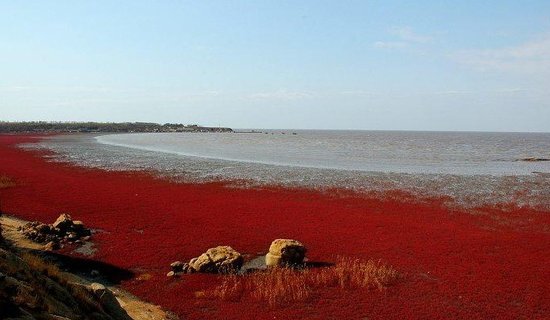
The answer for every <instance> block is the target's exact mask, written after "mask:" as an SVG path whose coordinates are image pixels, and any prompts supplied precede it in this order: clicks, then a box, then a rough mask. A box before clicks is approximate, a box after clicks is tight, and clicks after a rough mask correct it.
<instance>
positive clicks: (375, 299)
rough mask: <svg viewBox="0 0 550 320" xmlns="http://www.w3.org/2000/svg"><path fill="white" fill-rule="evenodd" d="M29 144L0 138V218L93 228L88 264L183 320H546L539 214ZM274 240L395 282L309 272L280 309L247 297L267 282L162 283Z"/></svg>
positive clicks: (547, 219)
mask: <svg viewBox="0 0 550 320" xmlns="http://www.w3.org/2000/svg"><path fill="white" fill-rule="evenodd" d="M39 138H40V137H32V136H24V135H21V136H17V135H4V136H0V176H5V177H9V179H10V180H9V181H15V185H14V186H11V187H9V188H2V189H0V196H1V201H2V210H3V211H5V212H7V213H10V214H13V215H16V216H18V217H21V218H24V219H28V220H40V221H43V222H49V221H53V220H55V218H57V216H58V215H59V213H61V212H67V213H70V214H71V215H72V216H73V217H74V218H75V219H78V220H82V221H83V222H84V223H85V224H86V225H87V226H90V227H91V228H94V229H98V230H100V232H98V233H96V234H95V235H94V241H95V243H96V247H97V249H98V251H97V253H96V254H95V256H94V257H93V259H96V260H99V261H102V262H106V263H110V264H113V265H115V266H117V267H121V268H126V269H129V270H132V271H133V272H134V273H135V277H134V278H133V279H131V280H125V281H124V282H123V283H122V286H123V287H124V288H126V289H128V290H130V291H131V292H133V293H135V294H136V295H138V296H140V297H142V298H144V299H146V300H149V301H152V302H154V303H157V304H160V305H161V306H163V307H165V308H167V309H169V310H172V311H174V312H175V313H177V314H179V315H180V316H182V317H183V318H185V319H246V318H250V319H296V318H306V319H365V318H368V319H409V318H424V319H426V318H430V319H436V318H455V319H518V318H523V319H543V318H545V317H547V316H548V314H550V272H548V270H550V231H549V230H550V228H549V226H550V212H540V211H536V210H534V209H529V208H514V207H511V208H510V207H509V208H507V210H501V209H498V208H477V209H476V210H459V209H457V208H454V209H449V208H448V207H447V206H446V205H445V204H444V201H443V200H442V199H423V200H422V201H417V200H415V199H412V198H411V197H408V196H406V195H404V194H401V193H399V192H396V193H393V194H392V195H391V196H388V197H383V196H382V197H381V196H376V197H374V196H373V197H369V196H366V195H350V194H345V193H338V192H335V193H333V194H332V195H330V194H326V193H324V194H323V193H320V192H316V191H312V190H289V189H281V188H263V189H237V188H228V187H226V186H224V185H222V184H212V183H210V184H176V183H171V182H168V181H164V180H161V179H157V178H155V177H153V176H151V175H150V174H147V173H128V172H107V171H101V170H95V169H85V168H79V167H76V166H73V165H69V164H62V163H53V162H47V161H46V160H45V159H44V158H42V155H41V154H40V153H38V152H30V151H24V150H21V149H18V148H17V147H16V145H17V144H19V143H23V142H31V141H34V140H36V139H39ZM337 194H338V195H337ZM276 238H294V239H298V240H300V241H301V242H303V243H304V244H305V245H306V246H307V247H308V258H309V259H310V261H318V262H329V263H336V262H338V257H339V256H342V257H348V258H349V259H360V260H361V261H368V260H369V259H372V260H373V261H378V260H380V261H381V262H380V263H381V265H382V266H392V268H393V269H391V270H394V269H395V270H397V271H398V272H399V274H400V275H401V277H400V279H399V281H397V282H395V283H388V285H387V286H385V287H384V289H383V290H378V288H376V286H374V288H372V289H370V290H369V289H368V288H361V286H357V285H356V286H351V285H350V286H342V285H338V276H337V275H335V274H325V275H324V277H326V279H325V280H326V282H323V281H324V280H323V281H321V280H319V281H317V280H311V279H318V278H320V279H323V275H322V274H321V273H322V272H329V273H330V272H335V271H326V270H325V271H323V269H322V268H319V269H316V270H309V271H307V272H311V273H313V275H294V276H295V277H302V279H301V280H300V279H299V280H300V281H305V283H306V285H307V283H310V284H309V285H307V287H306V289H305V290H306V291H305V293H304V295H303V296H302V295H300V296H299V297H298V298H297V299H292V300H291V301H288V300H284V299H283V300H282V303H277V301H275V303H273V302H272V301H270V300H269V298H265V299H264V298H261V296H262V295H263V293H261V290H260V291H258V290H259V289H258V286H257V285H255V284H258V283H260V284H261V283H269V281H271V280H273V279H275V278H274V277H272V278H271V280H270V279H267V280H265V279H262V278H261V276H254V275H253V276H250V277H251V278H246V279H237V280H228V278H225V277H224V276H216V275H201V274H193V275H186V276H183V277H181V278H179V279H173V278H167V277H166V272H167V271H168V270H169V264H170V263H171V262H172V261H175V260H185V261H186V260H188V259H189V258H192V257H195V256H197V255H199V254H200V253H202V252H204V251H205V250H206V249H208V248H210V247H214V246H217V245H231V246H232V247H233V248H235V249H236V250H238V251H239V252H241V253H243V254H251V255H255V254H257V253H259V252H265V251H266V250H267V248H268V247H269V245H270V243H271V241H272V240H273V239H276ZM333 270H334V269H333ZM315 274H317V275H315ZM279 276H280V275H279ZM228 281H234V283H233V284H232V283H231V282H228ZM311 281H313V283H314V284H313V285H311ZM224 283H225V285H226V286H227V287H228V288H230V287H231V285H235V286H240V287H239V288H240V289H238V290H240V291H239V294H238V296H237V298H229V299H224V297H223V296H220V294H215V293H216V292H220V290H221V291H223V286H224ZM247 283H248V284H247ZM243 286H244V289H243ZM369 286H370V285H368V286H367V287H369ZM247 288H248V289H247ZM227 290H229V289H227ZM242 290H245V291H246V290H249V291H248V292H243V291H242ZM281 290H284V288H283V289H281ZM290 290H291V292H295V291H292V289H290ZM228 292H229V291H228ZM258 292H259V293H258ZM212 293H214V294H212ZM258 297H260V298H258ZM277 297H279V298H280V296H277ZM279 298H276V299H275V298H274V299H275V300H277V299H279Z"/></svg>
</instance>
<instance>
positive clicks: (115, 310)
mask: <svg viewBox="0 0 550 320" xmlns="http://www.w3.org/2000/svg"><path fill="white" fill-rule="evenodd" d="M90 291H91V292H92V293H93V295H94V296H96V297H97V298H98V300H99V302H100V303H101V306H102V308H103V309H104V310H105V311H107V312H108V313H109V314H110V315H111V316H112V318H113V319H121V320H131V319H132V318H130V316H129V315H128V313H127V312H126V311H125V310H124V309H122V307H121V306H120V304H119V302H118V300H117V299H116V297H115V295H114V294H113V292H112V291H111V290H109V289H107V288H106V287H105V286H104V285H102V284H100V283H92V284H91V285H90Z"/></svg>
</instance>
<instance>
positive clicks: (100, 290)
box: [90, 282, 107, 297]
mask: <svg viewBox="0 0 550 320" xmlns="http://www.w3.org/2000/svg"><path fill="white" fill-rule="evenodd" d="M90 290H91V291H92V293H93V294H94V295H95V296H96V297H101V296H102V295H103V294H105V292H106V291H107V288H106V287H105V286H104V285H102V284H101V283H97V282H94V283H92V284H91V285H90Z"/></svg>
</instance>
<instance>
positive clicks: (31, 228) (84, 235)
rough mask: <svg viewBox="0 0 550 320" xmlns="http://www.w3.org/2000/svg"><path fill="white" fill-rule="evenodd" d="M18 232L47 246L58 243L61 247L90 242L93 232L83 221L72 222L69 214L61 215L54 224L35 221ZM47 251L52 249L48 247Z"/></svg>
mask: <svg viewBox="0 0 550 320" xmlns="http://www.w3.org/2000/svg"><path fill="white" fill-rule="evenodd" d="M18 230H19V231H20V232H21V233H22V234H23V235H25V237H27V238H28V239H30V240H32V241H34V242H38V243H46V244H47V243H49V242H56V243H58V244H59V245H61V244H62V243H67V242H69V243H80V242H79V241H78V240H81V239H85V240H88V239H90V238H89V237H90V235H91V231H90V230H89V229H87V228H86V227H84V224H83V223H82V221H72V220H71V217H70V216H69V215H67V214H62V215H60V216H59V218H57V220H56V221H55V222H54V223H53V224H44V223H41V222H38V221H34V222H29V223H27V224H25V225H24V226H22V227H20V228H19V229H18ZM46 249H47V250H48V249H52V247H50V246H48V248H46ZM57 249H59V248H57ZM57 249H54V250H57Z"/></svg>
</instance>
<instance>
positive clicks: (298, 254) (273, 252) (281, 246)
mask: <svg viewBox="0 0 550 320" xmlns="http://www.w3.org/2000/svg"><path fill="white" fill-rule="evenodd" d="M306 252H307V249H306V247H305V246H304V245H303V244H302V243H301V242H300V241H297V240H292V239H276V240H274V241H273V242H272V243H271V246H269V252H268V253H267V255H266V256H265V264H266V265H267V266H295V265H300V264H302V263H303V262H304V258H305V256H306Z"/></svg>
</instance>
